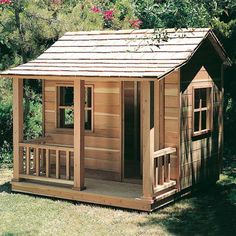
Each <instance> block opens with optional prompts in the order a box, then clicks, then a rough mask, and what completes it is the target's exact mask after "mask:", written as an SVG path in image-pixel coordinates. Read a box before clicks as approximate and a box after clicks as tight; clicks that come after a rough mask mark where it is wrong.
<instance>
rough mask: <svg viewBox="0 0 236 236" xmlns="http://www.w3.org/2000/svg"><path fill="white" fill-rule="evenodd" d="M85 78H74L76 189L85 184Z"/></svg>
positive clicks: (81, 188)
mask: <svg viewBox="0 0 236 236" xmlns="http://www.w3.org/2000/svg"><path fill="white" fill-rule="evenodd" d="M84 104H85V101H84V80H79V79H75V80H74V189H76V190H79V191H81V190H83V189H85V186H84Z"/></svg>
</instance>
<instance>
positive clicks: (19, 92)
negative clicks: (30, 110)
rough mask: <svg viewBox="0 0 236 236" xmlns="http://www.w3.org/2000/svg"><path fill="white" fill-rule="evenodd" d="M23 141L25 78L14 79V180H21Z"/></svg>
mask: <svg viewBox="0 0 236 236" xmlns="http://www.w3.org/2000/svg"><path fill="white" fill-rule="evenodd" d="M22 141H23V79H18V78H14V79H13V155H14V157H13V165H14V170H13V181H19V180H20V172H21V170H22V150H21V149H20V146H19V143H20V142H22Z"/></svg>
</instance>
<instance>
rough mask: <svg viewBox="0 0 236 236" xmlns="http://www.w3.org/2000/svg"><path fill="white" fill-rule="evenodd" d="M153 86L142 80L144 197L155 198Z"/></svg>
mask: <svg viewBox="0 0 236 236" xmlns="http://www.w3.org/2000/svg"><path fill="white" fill-rule="evenodd" d="M150 90H151V86H150V82H149V81H142V82H141V120H142V126H141V133H142V139H141V140H142V156H143V198H146V199H152V198H153V193H154V191H153V181H154V169H153V154H154V140H153V139H154V130H153V128H152V129H151V127H150V121H151V119H150V115H151V112H150V107H151V101H150V98H151V94H150Z"/></svg>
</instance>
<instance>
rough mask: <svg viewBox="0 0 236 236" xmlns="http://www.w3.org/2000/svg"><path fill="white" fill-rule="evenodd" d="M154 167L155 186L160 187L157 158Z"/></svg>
mask: <svg viewBox="0 0 236 236" xmlns="http://www.w3.org/2000/svg"><path fill="white" fill-rule="evenodd" d="M154 167H155V170H154V171H155V173H154V176H155V180H154V182H155V186H157V185H158V158H155V162H154Z"/></svg>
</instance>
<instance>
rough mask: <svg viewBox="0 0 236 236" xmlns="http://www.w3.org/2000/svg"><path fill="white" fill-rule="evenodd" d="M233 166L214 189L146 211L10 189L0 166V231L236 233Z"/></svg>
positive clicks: (8, 176) (7, 175) (7, 173)
mask: <svg viewBox="0 0 236 236" xmlns="http://www.w3.org/2000/svg"><path fill="white" fill-rule="evenodd" d="M235 167H236V166H235ZM235 167H231V168H226V169H225V171H224V175H222V176H221V180H220V181H219V182H218V183H217V185H216V187H215V188H213V189H208V190H207V191H201V192H200V193H196V194H193V195H192V196H189V197H187V198H185V199H182V200H180V201H178V202H176V203H174V204H171V205H169V206H167V207H165V208H163V209H161V210H158V211H156V212H154V213H152V214H146V213H138V212H135V211H125V210H120V209H114V208H106V207H101V206H95V205H87V204H80V203H74V202H68V201H62V200H55V199H49V198H42V197H37V196H30V195H25V194H15V193H11V191H10V183H9V181H10V179H11V177H12V171H11V170H8V169H3V168H2V169H0V235H57V236H59V235H69V236H71V235H186V236H187V235H190V236H192V235H236V168H235Z"/></svg>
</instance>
